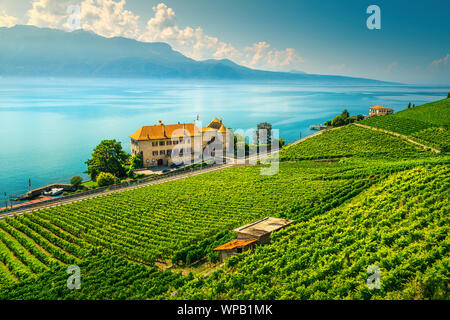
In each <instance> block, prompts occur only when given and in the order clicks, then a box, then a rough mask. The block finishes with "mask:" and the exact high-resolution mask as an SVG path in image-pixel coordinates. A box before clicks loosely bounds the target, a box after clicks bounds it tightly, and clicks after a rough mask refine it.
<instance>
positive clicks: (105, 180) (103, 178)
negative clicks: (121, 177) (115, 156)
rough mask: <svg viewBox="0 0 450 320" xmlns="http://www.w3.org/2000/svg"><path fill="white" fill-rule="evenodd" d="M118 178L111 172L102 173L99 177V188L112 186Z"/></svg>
mask: <svg viewBox="0 0 450 320" xmlns="http://www.w3.org/2000/svg"><path fill="white" fill-rule="evenodd" d="M115 181H116V178H115V177H114V176H113V175H112V174H111V173H109V172H100V174H99V175H98V177H97V184H98V186H99V187H105V186H110V185H112V184H114V182H115Z"/></svg>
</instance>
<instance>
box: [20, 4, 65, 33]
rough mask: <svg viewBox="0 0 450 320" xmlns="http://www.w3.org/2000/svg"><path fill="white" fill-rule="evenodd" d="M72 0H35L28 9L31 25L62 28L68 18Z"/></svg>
mask: <svg viewBox="0 0 450 320" xmlns="http://www.w3.org/2000/svg"><path fill="white" fill-rule="evenodd" d="M71 4H73V3H72V1H70V0H35V1H33V2H32V8H31V9H30V10H28V11H27V14H26V15H27V16H28V23H27V24H29V25H33V26H37V27H41V28H61V27H62V25H63V24H64V23H65V20H67V16H68V15H67V8H68V7H69V5H71Z"/></svg>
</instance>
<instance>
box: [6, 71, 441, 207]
mask: <svg viewBox="0 0 450 320" xmlns="http://www.w3.org/2000/svg"><path fill="white" fill-rule="evenodd" d="M448 91H449V88H446V87H418V86H371V87H367V86H348V85H345V86H336V84H331V85H330V84H326V83H323V84H319V83H314V85H309V84H305V83H295V82H253V83H250V82H241V81H213V80H209V81H195V80H180V81H175V80H142V79H139V80H135V79H68V80H62V79H57V80H55V79H0V193H1V195H2V197H0V199H1V200H0V204H1V205H0V207H2V206H3V194H4V192H7V194H8V195H18V194H21V193H24V192H26V191H27V189H28V178H31V182H32V188H36V187H39V186H43V185H46V184H49V183H54V182H62V183H68V182H69V180H70V178H71V177H73V176H75V175H81V176H83V177H86V178H87V176H86V175H85V174H82V173H83V172H84V171H85V170H86V169H87V168H86V165H85V163H84V162H85V161H86V160H87V159H88V158H89V157H90V154H91V152H92V150H93V148H95V146H96V145H97V144H98V143H99V142H100V141H101V140H103V139H116V140H118V141H121V142H122V146H123V148H124V150H125V151H127V152H130V141H129V137H128V136H129V135H130V134H132V133H133V132H135V131H136V130H137V129H139V128H140V127H141V126H143V125H153V124H156V123H157V122H158V120H162V121H163V123H166V124H171V123H178V122H181V123H183V122H186V123H187V122H193V121H194V120H195V119H196V116H197V114H199V117H200V121H202V124H203V126H205V125H207V124H208V123H209V121H211V120H212V118H214V117H217V118H223V122H224V124H225V125H226V126H227V127H229V128H233V129H244V130H245V129H249V128H254V127H256V124H257V123H259V122H264V121H267V122H270V123H271V124H272V125H273V128H274V129H279V130H280V137H282V138H283V139H285V140H286V141H288V142H292V141H295V140H297V139H298V138H299V137H300V136H302V137H305V136H307V135H309V134H311V133H312V132H311V131H310V130H309V126H310V125H311V124H320V123H323V122H324V121H326V120H329V119H331V118H333V117H334V116H335V115H337V114H339V113H340V112H341V111H342V110H343V109H344V108H346V109H348V110H349V112H350V114H351V115H357V114H360V113H362V114H368V108H369V107H370V106H373V105H377V104H380V105H383V106H386V107H391V108H393V109H394V110H395V111H398V110H401V109H404V108H405V107H406V106H407V105H408V103H409V102H411V103H414V104H416V105H420V104H422V103H425V102H430V101H434V100H439V99H443V98H445V97H446V95H447V93H448Z"/></svg>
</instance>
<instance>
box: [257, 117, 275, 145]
mask: <svg viewBox="0 0 450 320" xmlns="http://www.w3.org/2000/svg"><path fill="white" fill-rule="evenodd" d="M264 129H265V130H267V142H266V141H262V142H261V141H259V130H264ZM271 143H272V125H271V124H270V123H268V122H261V123H258V125H257V127H256V141H255V144H271Z"/></svg>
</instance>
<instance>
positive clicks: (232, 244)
mask: <svg viewBox="0 0 450 320" xmlns="http://www.w3.org/2000/svg"><path fill="white" fill-rule="evenodd" d="M255 241H258V239H248V240H247V239H246V240H238V239H234V240H231V241H230V242H227V243H225V244H223V245H221V246H219V247H217V248H215V249H214V251H221V250H231V249H234V248H238V247H245V246H246V245H249V244H250V243H253V242H255Z"/></svg>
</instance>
